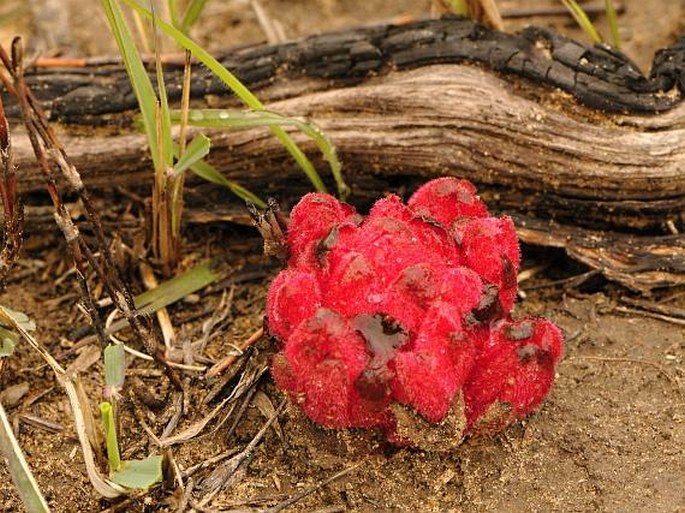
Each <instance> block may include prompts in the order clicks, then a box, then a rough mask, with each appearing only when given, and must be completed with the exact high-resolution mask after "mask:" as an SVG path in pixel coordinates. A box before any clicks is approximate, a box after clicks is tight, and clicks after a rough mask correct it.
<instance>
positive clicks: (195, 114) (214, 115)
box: [171, 109, 349, 199]
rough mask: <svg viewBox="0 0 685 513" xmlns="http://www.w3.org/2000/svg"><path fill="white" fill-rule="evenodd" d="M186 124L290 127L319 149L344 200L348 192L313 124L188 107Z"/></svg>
mask: <svg viewBox="0 0 685 513" xmlns="http://www.w3.org/2000/svg"><path fill="white" fill-rule="evenodd" d="M180 120H181V111H179V110H173V111H172V112H171V121H172V123H179V122H180ZM188 124H189V125H190V126H197V127H204V128H231V129H245V128H254V127H270V128H273V127H283V126H294V127H295V128H297V129H298V130H300V131H301V132H302V133H303V134H305V135H306V136H307V137H309V138H310V139H311V140H312V141H313V142H314V143H315V144H316V145H317V147H318V148H319V150H320V151H321V153H322V155H323V157H324V159H325V160H326V161H327V162H328V164H329V166H330V168H331V173H332V174H333V178H334V179H335V181H336V186H337V188H338V190H339V191H340V195H341V197H342V198H343V199H345V197H346V196H347V194H348V193H349V189H348V187H347V184H346V183H345V181H344V179H343V176H342V171H341V169H342V164H341V163H340V160H339V159H338V155H337V153H336V151H335V146H333V144H332V143H331V141H330V140H329V139H328V137H326V134H324V132H323V131H322V130H321V129H320V128H319V127H317V126H316V125H314V124H313V123H308V122H305V121H300V120H299V119H296V118H291V117H288V116H283V115H282V114H278V113H276V112H270V111H267V110H259V111H252V112H243V111H231V110H223V109H192V110H190V111H189V112H188Z"/></svg>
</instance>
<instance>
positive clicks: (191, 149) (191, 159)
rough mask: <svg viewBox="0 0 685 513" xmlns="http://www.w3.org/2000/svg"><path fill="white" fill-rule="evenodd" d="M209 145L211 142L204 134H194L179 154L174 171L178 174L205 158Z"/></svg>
mask: <svg viewBox="0 0 685 513" xmlns="http://www.w3.org/2000/svg"><path fill="white" fill-rule="evenodd" d="M210 146H211V142H210V140H209V138H208V137H207V136H206V135H204V134H198V135H196V136H195V138H194V139H193V140H192V141H190V144H189V145H188V146H187V147H186V151H185V152H184V153H183V155H181V158H179V159H178V162H176V165H175V166H174V172H175V173H179V174H180V173H183V172H184V171H185V170H186V169H188V168H189V167H191V166H193V165H195V164H196V163H197V162H199V161H200V160H202V159H203V158H205V157H206V156H207V155H208V154H209V148H210Z"/></svg>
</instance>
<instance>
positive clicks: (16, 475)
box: [0, 404, 50, 513]
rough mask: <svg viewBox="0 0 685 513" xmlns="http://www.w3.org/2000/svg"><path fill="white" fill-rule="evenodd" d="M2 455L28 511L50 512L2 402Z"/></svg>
mask: <svg viewBox="0 0 685 513" xmlns="http://www.w3.org/2000/svg"><path fill="white" fill-rule="evenodd" d="M0 455H2V456H3V457H4V459H5V460H6V461H7V468H8V469H9V473H10V476H11V477H12V481H14V484H15V486H16V487H17V491H18V492H19V496H20V497H21V500H22V502H23V503H24V507H25V508H26V511H30V512H34V511H35V512H36V513H42V512H49V511H50V510H49V509H48V505H47V503H46V502H45V499H44V498H43V494H42V493H41V492H40V489H39V488H38V483H37V482H36V480H35V478H34V477H33V474H32V473H31V469H30V468H29V466H28V464H27V463H26V459H25V458H24V453H23V452H22V450H21V447H20V446H19V442H17V439H16V438H15V437H14V433H13V431H12V424H11V423H10V421H9V419H8V418H7V414H6V413H5V409H4V408H3V407H2V404H0ZM0 482H1V481H0ZM6 486H8V485H6V484H4V483H3V484H2V487H3V489H4V488H5V487H6Z"/></svg>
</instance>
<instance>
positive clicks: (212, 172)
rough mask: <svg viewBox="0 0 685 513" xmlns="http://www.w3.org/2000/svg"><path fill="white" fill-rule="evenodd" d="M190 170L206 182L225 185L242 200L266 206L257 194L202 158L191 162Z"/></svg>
mask: <svg viewBox="0 0 685 513" xmlns="http://www.w3.org/2000/svg"><path fill="white" fill-rule="evenodd" d="M190 170H191V171H192V172H193V173H195V174H196V175H197V176H199V177H200V178H204V179H205V180H207V181H208V182H212V183H215V184H217V185H221V186H223V187H226V188H227V189H228V190H230V191H231V192H232V193H233V194H235V195H236V196H238V197H239V198H240V199H242V200H243V201H246V202H247V201H249V202H250V203H254V204H255V205H257V206H258V207H259V208H266V207H267V205H266V202H264V200H262V199H261V198H260V197H259V196H257V195H256V194H254V193H253V192H251V191H249V190H248V189H246V188H245V187H243V186H242V185H240V184H238V183H237V182H234V181H233V180H229V179H228V178H226V177H225V176H224V175H222V174H221V173H220V172H219V171H218V170H217V169H216V168H215V167H214V166H212V165H211V164H209V163H208V162H206V161H204V160H201V161H199V162H197V163H195V164H193V165H192V166H191V167H190Z"/></svg>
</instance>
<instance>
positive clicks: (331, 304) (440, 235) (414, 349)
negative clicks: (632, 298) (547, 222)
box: [267, 178, 562, 444]
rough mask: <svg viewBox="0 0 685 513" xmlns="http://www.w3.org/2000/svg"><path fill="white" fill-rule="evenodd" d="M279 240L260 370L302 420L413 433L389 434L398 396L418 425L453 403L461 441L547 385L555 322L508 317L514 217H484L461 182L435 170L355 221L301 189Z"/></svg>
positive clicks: (520, 409) (521, 409) (520, 410)
mask: <svg viewBox="0 0 685 513" xmlns="http://www.w3.org/2000/svg"><path fill="white" fill-rule="evenodd" d="M287 244H288V250H289V252H290V258H289V261H288V267H287V268H286V269H285V270H283V271H281V273H280V274H279V275H278V276H277V277H276V279H275V280H274V282H273V284H272V285H271V288H270V290H269V293H268V296H267V321H268V322H267V324H268V328H269V333H270V334H271V335H272V336H274V337H275V338H277V339H278V340H279V342H280V344H281V349H280V352H279V353H278V354H276V355H275V357H274V360H273V365H272V370H273V374H274V378H275V380H276V383H277V384H278V385H279V387H281V388H282V389H283V390H285V391H286V392H288V394H289V395H290V397H291V399H292V400H293V401H294V402H296V403H297V404H299V405H301V407H302V409H303V411H304V412H305V414H307V415H308V416H309V417H310V418H311V419H312V420H313V421H315V422H317V423H319V424H321V425H323V426H326V427H335V428H345V427H360V428H380V429H384V430H385V431H386V434H387V436H388V439H389V440H391V441H393V442H396V443H409V444H411V443H414V440H411V439H406V438H407V436H406V433H404V434H403V435H401V436H400V435H398V433H397V432H396V431H395V429H396V428H397V426H398V422H399V421H400V419H399V418H396V417H395V413H394V412H397V411H399V410H397V408H395V407H394V405H398V406H399V405H402V406H401V408H409V410H407V411H413V412H415V414H416V415H418V417H417V418H420V419H423V420H421V422H424V423H425V424H426V426H432V425H437V424H439V423H441V422H442V421H443V420H444V419H446V417H447V416H450V418H452V417H454V415H455V414H456V415H457V416H459V418H461V419H463V421H459V422H456V423H454V425H455V426H461V427H459V428H458V429H457V430H460V432H455V433H453V434H452V435H453V436H454V437H455V439H456V440H461V438H462V437H463V436H464V435H465V434H468V433H471V434H479V433H491V432H494V431H496V430H498V429H502V428H504V427H505V426H506V425H508V424H510V423H511V422H513V421H514V420H516V419H519V418H522V417H523V416H525V415H527V414H528V413H530V412H531V411H532V409H533V408H535V407H536V406H537V405H538V404H539V403H540V401H542V399H543V398H544V397H545V395H546V394H547V392H548V390H549V388H550V387H551V384H552V381H553V378H554V369H555V366H556V363H557V362H558V360H559V359H560V357H561V352H562V336H561V332H560V330H559V329H558V328H557V327H556V326H554V325H553V324H552V323H550V322H549V321H546V320H544V319H526V320H523V321H519V322H515V321H511V320H508V319H509V312H510V310H511V308H512V306H513V304H514V300H515V297H516V274H517V272H518V267H519V261H520V255H519V247H518V240H517V238H516V233H515V231H514V225H513V222H512V221H511V219H509V218H506V217H505V218H495V217H490V216H489V215H488V212H487V209H486V207H485V204H484V203H483V202H482V201H481V200H480V199H479V198H478V196H477V194H476V189H475V187H474V186H473V185H472V184H471V183H470V182H467V181H465V180H458V179H455V178H440V179H438V180H433V181H431V182H428V183H427V184H425V185H424V186H423V187H421V188H420V189H419V190H418V191H417V192H416V193H415V194H414V195H413V196H412V197H411V198H410V199H409V202H408V204H407V205H404V204H403V203H402V202H401V201H400V199H399V198H398V197H397V196H388V197H386V198H384V199H381V200H379V201H378V202H377V203H376V204H375V205H374V207H373V208H372V209H371V211H370V213H369V215H368V217H366V218H365V219H362V218H361V216H359V215H358V214H356V212H355V210H354V209H353V208H352V207H350V206H348V205H344V204H342V203H340V202H339V201H337V200H336V199H335V198H333V197H331V196H328V195H325V194H320V193H316V194H308V195H306V196H305V197H304V198H302V200H301V201H300V202H299V203H298V204H297V205H296V206H295V207H294V208H293V210H292V213H291V223H290V226H289V228H288V234H287ZM403 411H404V410H403ZM403 415H404V414H403ZM405 417H406V416H405ZM403 418H404V417H403ZM402 422H405V423H406V419H405V420H403V421H402ZM403 426H404V424H403ZM462 428H463V431H461V430H462ZM405 431H406V430H405ZM433 438H435V437H433ZM421 439H431V437H430V436H429V437H421Z"/></svg>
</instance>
